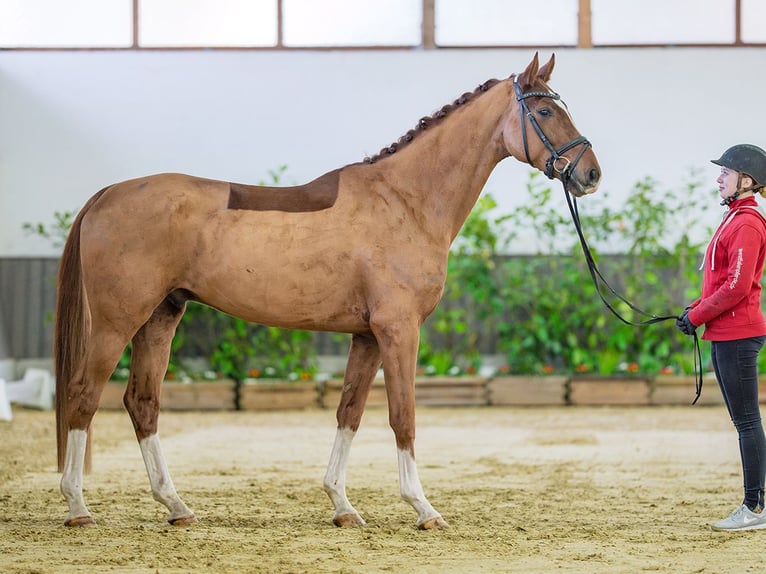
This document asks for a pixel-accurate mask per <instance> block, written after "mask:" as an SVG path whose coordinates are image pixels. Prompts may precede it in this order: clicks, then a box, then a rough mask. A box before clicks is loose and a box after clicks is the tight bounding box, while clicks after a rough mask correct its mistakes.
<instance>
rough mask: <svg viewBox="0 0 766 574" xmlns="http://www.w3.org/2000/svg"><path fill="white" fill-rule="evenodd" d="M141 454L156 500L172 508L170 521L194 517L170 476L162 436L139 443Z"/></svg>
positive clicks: (153, 436) (169, 508) (152, 436)
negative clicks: (161, 440) (163, 452)
mask: <svg viewBox="0 0 766 574" xmlns="http://www.w3.org/2000/svg"><path fill="white" fill-rule="evenodd" d="M138 444H139V446H140V447H141V455H142V456H143V457H144V464H145V465H146V472H147V474H148V475H149V484H150V485H151V487H152V495H153V496H154V500H156V501H157V502H160V503H162V504H164V505H165V506H167V508H168V510H170V516H168V521H171V522H172V521H173V520H176V519H178V518H186V517H193V516H194V513H193V512H192V511H191V510H189V508H188V507H187V506H186V505H185V504H184V503H183V501H182V500H181V498H180V497H179V496H178V493H177V492H176V487H175V486H174V485H173V480H172V479H171V478H170V472H169V471H168V466H167V464H166V463H165V456H164V455H163V454H162V447H161V446H160V438H159V436H158V435H156V434H153V435H151V436H148V437H146V438H145V439H142V440H141V441H140V442H139V443H138Z"/></svg>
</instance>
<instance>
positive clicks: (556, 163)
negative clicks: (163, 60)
mask: <svg viewBox="0 0 766 574" xmlns="http://www.w3.org/2000/svg"><path fill="white" fill-rule="evenodd" d="M513 89H514V90H516V101H517V102H519V114H520V115H521V138H522V141H523V142H524V154H526V156H527V163H528V164H530V165H532V159H531V158H530V157H529V147H528V145H527V122H525V121H524V116H525V115H526V116H527V118H528V119H529V123H530V124H532V127H533V128H534V129H535V132H537V135H538V137H539V138H540V141H542V142H543V145H544V146H545V147H546V149H547V150H548V151H549V152H550V154H551V155H550V157H549V158H548V160H547V161H546V162H545V175H547V176H548V178H549V179H553V176H554V174H555V173H558V174H560V175H561V182H562V183H563V184H564V189H567V187H568V186H567V184H568V183H569V179H570V178H571V176H572V172H573V171H574V169H575V167H577V163H578V162H579V161H580V158H582V156H583V154H584V153H585V150H587V149H588V148H589V147H591V144H590V142H589V141H588V139H587V138H586V137H584V136H579V137H576V138H575V139H573V140H572V141H570V142H569V143H566V144H564V145H563V146H561V147H560V148H559V149H556V148H555V147H553V144H551V142H550V140H549V139H548V138H547V137H546V135H545V133H544V132H543V129H542V128H541V127H540V124H539V123H537V120H536V119H535V116H533V115H532V112H531V111H530V110H529V106H528V105H527V102H526V101H525V100H526V99H527V98H533V97H538V98H551V99H552V100H561V96H559V95H558V94H557V93H556V92H527V93H525V94H524V93H522V92H521V86H519V81H518V79H517V78H515V77H514V78H513ZM578 145H582V147H581V148H580V151H579V152H578V153H577V156H576V157H575V159H574V161H572V162H570V161H569V159H568V158H566V157H564V156H563V154H564V153H565V152H566V151H568V150H570V149H572V148H573V147H576V146H578Z"/></svg>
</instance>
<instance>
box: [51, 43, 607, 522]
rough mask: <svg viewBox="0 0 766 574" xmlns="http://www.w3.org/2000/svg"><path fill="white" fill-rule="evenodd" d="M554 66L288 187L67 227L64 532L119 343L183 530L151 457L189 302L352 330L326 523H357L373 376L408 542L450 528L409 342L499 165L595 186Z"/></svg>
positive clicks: (228, 187) (175, 184) (141, 182)
mask: <svg viewBox="0 0 766 574" xmlns="http://www.w3.org/2000/svg"><path fill="white" fill-rule="evenodd" d="M553 66H554V58H553V57H551V59H550V60H549V61H548V63H546V64H545V65H544V66H542V67H540V66H539V62H538V58H537V54H535V57H534V59H533V60H532V61H531V63H530V64H529V65H528V66H527V68H526V69H525V70H524V71H523V72H522V73H521V74H518V75H516V74H513V75H511V76H510V77H509V78H507V79H505V80H502V81H501V80H489V81H487V82H486V83H484V84H482V85H481V86H479V87H478V88H477V89H476V90H475V91H474V92H472V93H466V94H464V95H463V96H461V97H460V98H459V99H457V100H456V101H455V102H454V103H452V104H450V105H447V106H444V107H443V108H442V109H441V110H439V111H438V112H436V113H435V114H434V115H433V116H430V117H424V118H423V119H421V120H420V121H419V122H418V125H417V126H416V127H415V128H414V129H412V130H411V131H410V132H408V133H407V134H406V135H404V136H403V137H402V138H401V139H400V140H399V141H398V142H397V143H394V144H392V145H391V146H389V147H387V148H384V149H383V150H381V152H380V153H379V154H377V155H376V156H374V157H371V158H367V159H366V160H365V161H363V162H360V163H354V164H350V165H347V166H345V167H342V168H340V169H336V170H334V171H331V172H329V173H326V174H324V175H322V176H320V177H319V178H317V179H316V180H314V181H312V182H310V183H307V184H304V185H299V186H295V187H287V188H271V187H257V186H250V185H243V184H235V183H229V182H225V181H215V180H209V179H201V178H199V177H192V176H188V175H179V174H162V175H153V176H148V177H143V178H140V179H134V180H130V181H125V182H122V183H117V184H114V185H110V186H109V187H107V188H105V189H103V190H101V191H100V192H98V193H97V194H96V195H94V196H93V197H92V198H91V199H90V200H89V201H88V202H87V203H86V204H85V206H84V207H83V208H82V210H81V211H80V212H79V214H78V215H77V218H76V219H75V221H74V224H73V226H72V229H71V232H70V235H69V238H68V240H67V242H66V246H65V248H64V253H63V255H62V260H61V265H60V269H59V284H58V300H57V314H56V332H55V344H54V347H55V348H54V355H55V367H56V418H57V427H58V457H59V470H60V471H63V476H62V479H61V491H62V493H63V495H64V497H65V498H66V500H67V502H68V504H69V515H68V517H67V518H66V522H65V524H66V525H68V526H82V525H88V524H92V523H94V519H93V517H92V515H91V513H90V511H89V510H88V508H87V506H86V505H85V500H84V498H83V472H84V470H85V467H86V458H87V457H86V450H88V449H87V448H86V447H87V444H88V431H89V427H90V424H91V420H92V418H93V416H94V414H95V411H96V409H97V407H98V403H99V399H100V396H101V392H102V390H103V388H104V385H105V383H106V381H107V379H108V378H109V376H110V374H111V373H112V371H113V369H114V368H115V366H116V364H117V361H118V359H119V357H120V355H121V353H122V351H123V349H124V348H125V346H126V345H127V344H128V343H129V342H131V341H132V343H133V349H132V359H131V365H130V377H129V380H128V383H127V387H126V390H125V396H124V400H123V402H124V404H125V407H126V409H127V411H128V413H129V415H130V418H131V419H132V422H133V426H134V428H135V433H136V437H137V439H138V442H139V445H140V449H141V453H142V455H143V459H144V463H145V465H146V470H147V472H148V475H149V482H150V485H151V490H152V494H153V496H154V498H155V499H156V500H157V501H158V502H161V503H162V504H164V505H165V506H166V507H167V508H168V510H169V512H170V514H169V517H168V521H169V522H170V523H171V524H176V525H185V524H189V523H191V522H195V521H196V518H195V516H194V513H193V512H192V511H191V510H190V509H189V508H188V507H187V506H186V504H184V502H183V501H182V500H181V498H180V497H179V496H178V494H177V492H176V489H175V487H174V485H173V481H172V479H171V477H170V474H169V471H168V467H167V464H166V462H165V458H164V456H163V454H162V449H161V447H160V440H159V437H158V431H157V427H158V425H157V419H158V414H159V410H160V387H161V384H162V381H163V377H164V375H165V371H166V367H167V363H168V357H169V351H170V344H171V340H172V338H173V335H174V333H175V329H176V326H177V325H178V322H179V320H180V319H181V316H182V315H183V314H184V310H185V308H186V302H187V301H198V302H201V303H204V304H206V305H209V306H211V307H214V308H216V309H219V310H220V311H223V312H225V313H228V314H230V315H233V316H236V317H241V318H243V319H246V320H248V321H251V322H255V323H260V324H264V325H273V326H277V327H283V328H290V329H309V330H319V331H335V332H345V333H350V334H351V335H352V337H351V347H350V350H349V354H348V364H347V367H346V373H345V379H344V385H343V393H342V397H341V399H340V404H339V406H338V410H337V425H338V426H337V432H336V437H335V443H334V445H333V448H332V451H331V455H330V461H329V465H328V467H327V473H326V474H325V477H324V490H325V491H326V492H327V494H328V496H329V497H330V499H331V500H332V504H333V506H334V508H335V514H334V517H333V523H334V524H335V525H337V526H353V525H364V520H363V519H362V517H361V516H360V515H359V513H358V512H357V511H356V510H355V509H354V507H353V506H352V505H351V503H350V502H349V500H348V498H347V496H346V470H347V463H348V456H349V449H350V447H351V442H352V440H353V438H354V436H355V435H356V432H357V430H358V428H359V424H360V422H361V418H362V413H363V410H364V406H365V402H366V399H367V396H368V393H369V390H370V385H371V384H372V381H373V379H374V378H375V374H376V372H377V371H378V369H379V368H380V367H381V365H382V366H383V369H384V377H385V387H386V394H387V397H388V408H389V422H390V425H391V427H392V429H393V432H394V436H395V440H396V447H397V453H398V463H399V485H400V492H401V497H402V498H403V499H404V500H405V501H406V502H408V503H409V504H410V505H412V507H413V508H414V509H415V511H416V512H417V526H418V527H419V528H421V529H439V528H444V527H447V523H446V521H445V520H444V519H443V518H442V516H441V515H440V514H439V513H438V512H437V511H436V510H435V509H434V508H433V506H431V504H430V503H429V502H428V500H427V499H426V496H425V494H424V492H423V488H422V486H421V483H420V479H419V478H418V471H417V466H416V463H415V450H414V441H415V389H414V378H415V367H416V357H417V350H418V343H419V329H420V326H421V325H422V323H423V321H424V320H425V319H426V317H428V315H429V314H430V313H431V312H432V311H433V309H434V308H435V307H436V305H437V303H438V302H439V299H440V297H441V294H442V289H443V286H444V280H445V276H446V270H447V257H448V254H449V250H450V245H451V243H452V241H453V240H454V239H455V236H456V235H457V234H458V232H459V231H460V228H461V226H462V225H463V223H464V222H465V220H466V218H467V216H468V214H469V213H470V211H471V208H472V207H473V205H474V203H475V202H476V200H477V199H478V197H479V194H480V192H481V190H482V187H483V186H484V184H485V183H486V181H487V178H488V177H489V175H490V173H491V172H492V170H493V168H494V167H495V165H497V163H498V162H499V161H500V160H502V159H504V158H506V157H508V156H513V157H515V158H516V159H519V160H521V161H526V162H527V163H529V164H530V165H532V166H534V167H536V168H537V169H540V170H543V171H545V172H546V174H547V175H548V176H549V177H551V178H554V177H555V178H557V179H560V180H561V181H562V182H563V183H564V186H565V188H566V189H568V191H570V192H571V193H573V194H574V195H576V196H581V195H583V194H586V193H592V192H594V191H596V188H597V187H598V183H599V180H600V176H601V172H600V168H599V165H598V162H597V160H596V157H595V155H594V153H593V150H592V148H591V146H590V143H589V142H588V141H587V140H586V139H585V138H584V137H582V136H581V135H580V134H579V133H578V131H577V129H576V128H575V126H574V123H573V121H572V118H571V116H570V115H569V112H568V110H567V108H566V106H565V105H564V104H563V102H561V101H560V98H559V96H558V94H556V93H555V92H552V91H551V90H550V88H549V87H548V81H549V79H550V76H551V72H552V71H553Z"/></svg>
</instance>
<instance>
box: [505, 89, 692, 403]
mask: <svg viewBox="0 0 766 574" xmlns="http://www.w3.org/2000/svg"><path fill="white" fill-rule="evenodd" d="M513 88H514V90H515V91H516V101H518V102H519V114H520V116H521V136H522V141H523V142H524V153H525V154H526V156H527V163H529V164H530V165H531V164H532V160H531V159H530V157H529V148H528V145H527V124H526V121H524V119H525V118H524V116H526V119H528V120H529V123H530V124H531V125H532V127H533V128H534V130H535V132H536V133H537V136H538V137H539V138H540V141H542V143H543V145H544V146H545V147H546V149H547V150H548V151H549V152H550V154H551V155H550V157H549V158H548V160H547V161H546V162H545V175H546V176H548V178H549V179H553V176H554V173H558V174H559V175H560V176H561V183H562V184H563V187H564V195H565V196H566V199H567V205H568V206H569V212H570V213H571V215H572V221H573V223H574V226H575V230H576V231H577V237H578V238H579V240H580V246H581V247H582V252H583V255H585V261H586V263H587V265H588V271H589V273H590V276H591V279H592V280H593V285H594V286H595V288H596V293H598V296H599V298H600V299H601V301H602V302H603V303H604V305H605V306H606V308H607V309H609V311H611V312H612V314H613V315H614V316H615V317H617V318H618V319H619V320H620V321H622V322H623V323H625V324H626V325H631V326H633V327H644V326H646V325H652V324H654V323H660V322H662V321H670V320H672V319H676V318H677V317H676V316H675V315H654V314H652V313H648V312H647V311H644V310H642V309H640V308H639V307H637V306H636V305H634V304H633V303H631V302H630V301H628V300H627V299H625V297H623V296H622V295H620V294H619V293H617V291H615V290H614V288H613V287H612V286H611V285H609V283H608V282H607V280H606V279H604V276H603V275H602V274H601V271H599V269H598V266H597V265H596V261H595V259H594V258H593V254H592V253H591V250H590V247H589V246H588V242H587V241H586V240H585V235H584V234H583V231H582V225H581V223H580V213H579V210H578V209H577V198H576V197H575V196H573V195H572V194H571V193H570V192H569V189H568V187H569V181H570V178H571V176H572V172H573V171H574V169H575V167H576V166H577V163H578V162H579V161H580V159H581V158H582V156H583V154H584V153H585V151H586V150H587V149H588V148H589V147H591V143H590V142H589V141H588V139H587V138H585V137H584V136H579V137H577V138H575V139H573V140H572V141H570V142H569V143H566V144H564V145H563V146H561V147H560V148H559V149H556V148H555V147H553V144H551V142H550V140H549V139H548V138H547V136H546V135H545V133H544V132H543V130H542V128H541V127H540V124H539V123H538V122H537V120H536V119H535V117H534V115H532V112H531V111H530V109H529V106H528V105H527V102H526V101H525V100H526V99H527V98H531V97H539V98H551V99H553V100H561V96H559V95H558V94H557V93H556V92H526V93H523V92H522V91H521V86H519V82H518V79H517V78H515V77H514V79H513ZM578 145H581V146H582V147H581V148H580V151H579V152H578V153H577V156H575V159H574V161H571V162H570V161H569V159H568V158H566V157H564V156H563V155H562V154H563V153H565V152H567V151H568V150H570V149H572V148H574V147H576V146H578ZM559 165H560V166H561V168H559ZM602 286H603V287H605V288H606V289H607V290H608V291H609V292H610V293H611V294H612V295H614V296H615V297H617V298H618V299H619V300H620V301H622V302H623V303H625V304H626V305H627V306H628V307H629V308H630V309H632V310H633V311H635V312H636V313H637V314H638V315H640V316H642V317H645V319H644V320H641V321H631V320H629V319H626V318H625V317H623V316H622V315H621V314H620V312H619V311H617V310H616V309H615V308H614V307H613V306H612V305H611V304H610V303H609V301H607V299H606V297H605V296H604V293H603V291H602ZM694 373H695V378H696V395H695V397H694V401H692V404H695V403H696V402H697V401H698V400H699V398H700V395H701V394H702V352H701V350H700V343H699V336H698V335H697V333H696V331H695V332H694Z"/></svg>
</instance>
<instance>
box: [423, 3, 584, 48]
mask: <svg viewBox="0 0 766 574" xmlns="http://www.w3.org/2000/svg"><path fill="white" fill-rule="evenodd" d="M434 9H435V15H434V16H435V21H436V33H435V40H436V44H437V45H439V46H532V45H556V46H562V45H572V46H574V45H576V44H577V10H578V1H577V0H535V2H530V1H529V0H472V1H470V2H469V1H467V0H436V3H435V8H434Z"/></svg>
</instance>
